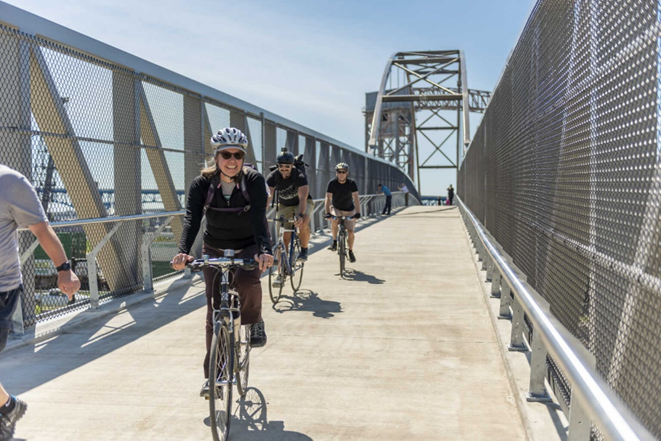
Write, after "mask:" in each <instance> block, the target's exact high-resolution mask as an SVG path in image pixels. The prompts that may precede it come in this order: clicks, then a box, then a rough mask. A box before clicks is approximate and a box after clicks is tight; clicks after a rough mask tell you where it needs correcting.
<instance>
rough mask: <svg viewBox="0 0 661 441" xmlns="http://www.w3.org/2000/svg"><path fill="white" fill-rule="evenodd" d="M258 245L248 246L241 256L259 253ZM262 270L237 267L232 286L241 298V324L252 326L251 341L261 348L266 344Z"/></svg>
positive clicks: (245, 256)
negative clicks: (247, 269) (263, 317)
mask: <svg viewBox="0 0 661 441" xmlns="http://www.w3.org/2000/svg"><path fill="white" fill-rule="evenodd" d="M258 251H259V249H258V248H257V245H256V244H254V245H251V246H249V247H246V248H245V249H244V250H243V251H241V252H240V253H239V258H241V259H250V258H252V257H253V256H254V255H255V254H257V253H258ZM261 275H262V272H261V271H260V270H259V268H256V269H254V270H251V271H245V270H242V269H237V270H236V273H235V277H234V280H233V281H232V287H233V288H234V289H236V291H237V292H238V293H239V298H240V299H241V324H242V325H251V326H250V343H251V344H252V346H254V347H256V348H259V347H262V346H264V345H265V344H266V330H265V329H264V320H263V319H262V283H261V281H260V277H261Z"/></svg>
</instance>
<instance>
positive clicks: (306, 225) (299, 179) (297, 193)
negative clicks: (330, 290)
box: [266, 148, 314, 287]
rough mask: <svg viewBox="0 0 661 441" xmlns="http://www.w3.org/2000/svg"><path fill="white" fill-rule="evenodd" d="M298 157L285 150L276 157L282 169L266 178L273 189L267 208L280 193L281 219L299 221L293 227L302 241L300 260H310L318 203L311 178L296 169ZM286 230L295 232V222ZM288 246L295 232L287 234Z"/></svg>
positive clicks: (282, 281)
mask: <svg viewBox="0 0 661 441" xmlns="http://www.w3.org/2000/svg"><path fill="white" fill-rule="evenodd" d="M294 159H295V158H294V154H293V153H291V152H288V151H287V149H286V148H283V149H282V151H281V152H280V154H279V155H278V156H277V158H276V160H275V161H276V165H277V166H278V168H277V169H276V170H273V171H272V172H271V173H270V174H269V175H268V176H267V178H266V184H267V185H268V186H269V189H270V192H271V194H269V198H268V202H267V205H268V204H270V203H271V199H272V198H273V194H274V190H275V191H277V203H278V210H277V217H280V216H284V218H285V219H291V218H293V217H294V216H296V222H294V223H293V226H294V227H296V228H298V229H299V237H300V238H301V253H300V254H299V255H298V260H300V261H306V260H308V244H309V242H310V215H311V214H312V212H313V211H314V201H313V200H312V196H310V187H309V185H308V179H307V178H306V177H305V175H304V174H303V173H302V172H301V171H300V170H299V169H298V168H296V167H294ZM284 228H286V229H291V228H292V223H290V222H287V223H285V225H284ZM284 239H285V245H286V246H287V247H289V240H290V239H291V233H285V234H284ZM283 283H284V280H280V276H279V275H278V278H277V279H276V280H275V282H274V283H273V285H274V286H276V287H277V286H281V285H282V284H283Z"/></svg>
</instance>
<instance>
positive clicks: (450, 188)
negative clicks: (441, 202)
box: [448, 184, 454, 205]
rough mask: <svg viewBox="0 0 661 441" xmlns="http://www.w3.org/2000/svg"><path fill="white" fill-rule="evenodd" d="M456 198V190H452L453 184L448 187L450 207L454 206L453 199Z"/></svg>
mask: <svg viewBox="0 0 661 441" xmlns="http://www.w3.org/2000/svg"><path fill="white" fill-rule="evenodd" d="M453 198H454V188H452V184H450V186H449V187H448V201H449V202H448V205H452V199H453Z"/></svg>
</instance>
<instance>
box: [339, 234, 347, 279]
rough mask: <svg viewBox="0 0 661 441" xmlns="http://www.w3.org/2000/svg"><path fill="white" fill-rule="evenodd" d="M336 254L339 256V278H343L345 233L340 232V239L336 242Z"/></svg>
mask: <svg viewBox="0 0 661 441" xmlns="http://www.w3.org/2000/svg"><path fill="white" fill-rule="evenodd" d="M337 253H338V254H339V255H340V276H341V277H344V266H345V263H346V259H347V250H346V233H345V232H344V231H342V232H340V237H339V239H338V241H337Z"/></svg>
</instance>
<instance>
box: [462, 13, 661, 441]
mask: <svg viewBox="0 0 661 441" xmlns="http://www.w3.org/2000/svg"><path fill="white" fill-rule="evenodd" d="M660 29H661V27H660V25H659V4H658V2H657V1H656V0H625V1H623V0H617V1H616V0H607V1H599V2H596V1H591V0H574V1H560V0H540V1H539V2H538V3H537V5H536V6H535V8H534V10H533V12H532V15H531V16H530V18H529V20H528V23H527V24H526V26H525V28H524V31H523V33H522V35H521V37H520V39H519V41H518V43H517V45H516V47H515V49H514V51H513V52H512V54H511V56H510V58H509V60H508V63H507V67H506V69H505V71H504V72H503V75H502V77H501V80H500V82H499V83H498V86H497V88H496V91H495V93H494V94H493V96H492V98H491V102H490V104H489V107H488V109H487V112H486V113H485V116H484V119H483V121H482V122H481V125H480V126H479V128H478V129H477V133H476V136H475V138H474V140H473V142H472V144H471V146H470V148H469V149H468V151H467V154H466V156H465V158H464V160H463V163H462V164H461V168H460V173H459V179H458V182H459V189H458V191H459V195H460V196H461V197H462V199H463V200H464V201H465V203H466V205H467V206H468V207H469V208H470V209H471V211H473V213H474V214H475V215H476V217H478V218H479V219H480V221H481V222H482V223H483V225H485V226H486V228H487V229H488V230H489V231H490V232H491V234H493V236H494V237H495V238H496V240H497V241H498V242H499V243H500V244H501V245H502V246H503V248H504V250H505V251H506V252H507V253H509V254H510V255H511V256H512V258H513V260H514V263H515V264H516V265H517V266H519V267H520V268H521V269H522V270H523V271H524V272H525V274H526V275H527V277H528V282H529V283H530V284H531V285H532V286H533V287H534V288H535V289H536V290H537V291H538V292H539V293H540V294H541V295H543V296H544V298H545V299H546V300H547V301H548V302H549V303H550V305H551V312H552V313H553V314H554V315H555V316H556V317H557V318H558V319H559V320H560V321H561V323H562V324H563V325H564V326H565V327H566V328H567V329H568V330H569V331H571V332H572V333H573V334H574V335H575V336H576V337H578V338H579V339H580V341H582V342H583V343H584V344H585V346H586V347H587V348H588V349H589V350H590V352H591V353H592V354H594V356H595V357H596V363H597V369H598V371H599V372H600V373H601V375H603V377H604V378H605V379H606V380H607V381H608V383H609V384H610V386H611V387H612V388H613V389H614V390H615V391H616V392H617V393H618V394H619V396H621V397H622V398H623V399H624V401H625V402H626V403H627V404H628V405H629V406H630V407H631V409H632V410H633V411H634V413H635V414H636V415H637V417H638V418H639V419H640V421H641V422H642V423H643V424H644V425H645V426H646V427H647V428H648V429H649V430H650V431H651V432H652V433H654V434H655V435H656V436H659V437H661V346H659V341H661V258H659V256H660V255H661V246H660V245H661V240H660V239H661V237H660V234H661V225H660V222H659V219H661V216H660V215H661V213H660V212H659V211H660V210H661V191H660V190H661V154H660V153H659V105H660V100H659V93H660V92H659V91H660V90H661V88H660V82H659V81H660V79H659V68H660V67H661V59H660V58H659V36H660V35H661V32H660ZM549 366H550V369H554V366H555V365H554V364H553V362H552V361H550V362H549ZM554 376H555V377H556V378H557V379H560V378H562V374H561V373H556V374H554ZM558 381H559V380H558ZM570 387H571V385H566V384H565V385H564V386H563V388H564V389H568V388H570Z"/></svg>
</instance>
